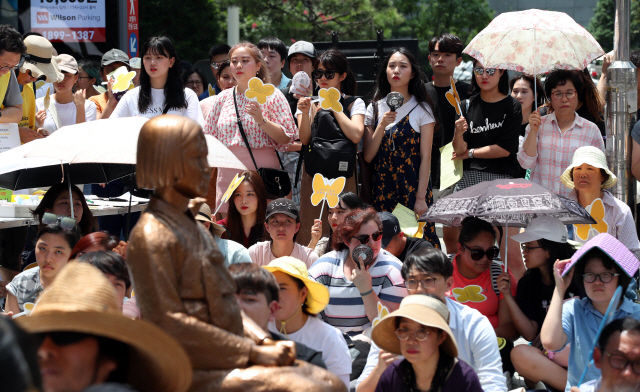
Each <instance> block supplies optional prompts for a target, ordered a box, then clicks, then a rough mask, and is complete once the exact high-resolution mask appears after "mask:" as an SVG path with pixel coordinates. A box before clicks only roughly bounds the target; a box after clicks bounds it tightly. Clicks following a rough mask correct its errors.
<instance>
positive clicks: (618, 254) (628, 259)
mask: <svg viewBox="0 0 640 392" xmlns="http://www.w3.org/2000/svg"><path fill="white" fill-rule="evenodd" d="M594 248H598V249H600V250H601V251H603V252H604V253H605V254H606V255H607V256H609V258H610V259H611V260H613V261H614V262H615V263H616V264H617V265H618V267H620V269H621V270H623V271H624V273H625V274H627V276H629V277H630V278H631V277H633V276H634V275H635V274H636V272H637V271H638V267H639V266H640V260H638V258H637V257H636V256H635V255H634V254H633V253H631V251H630V250H629V249H628V248H627V247H626V246H625V245H624V244H623V243H622V242H620V241H618V239H616V237H614V236H612V235H611V234H609V233H600V234H598V235H597V236H595V237H593V238H592V239H590V240H589V241H587V243H585V244H584V245H583V246H582V248H580V249H578V251H576V253H574V254H573V257H571V261H570V262H569V263H568V264H567V265H565V266H564V270H563V271H562V276H565V275H566V274H568V273H569V271H570V270H571V268H573V267H574V266H575V265H576V264H578V263H579V262H580V260H582V258H583V256H584V255H585V254H586V253H587V252H589V251H590V250H591V249H594Z"/></svg>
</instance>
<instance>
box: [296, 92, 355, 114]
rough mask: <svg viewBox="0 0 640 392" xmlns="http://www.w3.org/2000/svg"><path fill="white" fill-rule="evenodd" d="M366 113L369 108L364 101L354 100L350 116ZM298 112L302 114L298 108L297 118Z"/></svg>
mask: <svg viewBox="0 0 640 392" xmlns="http://www.w3.org/2000/svg"><path fill="white" fill-rule="evenodd" d="M342 96H343V97H344V94H342ZM343 109H346V108H343ZM366 113H367V108H366V106H365V105H364V101H363V100H362V99H360V98H356V100H355V101H353V105H351V111H350V112H349V114H350V115H351V116H350V117H351V118H353V116H355V115H356V114H366ZM298 114H302V112H301V111H300V109H296V114H295V115H294V116H295V117H296V118H297V117H298Z"/></svg>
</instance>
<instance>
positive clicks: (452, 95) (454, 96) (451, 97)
mask: <svg viewBox="0 0 640 392" xmlns="http://www.w3.org/2000/svg"><path fill="white" fill-rule="evenodd" d="M450 78H451V88H450V89H449V91H447V93H446V94H445V95H444V96H445V97H446V98H447V101H448V102H449V103H450V104H451V106H453V108H454V109H456V114H457V115H458V116H461V115H462V111H461V110H460V96H459V95H458V90H457V89H456V84H455V83H454V82H453V77H450Z"/></svg>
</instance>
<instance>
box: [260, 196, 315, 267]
mask: <svg viewBox="0 0 640 392" xmlns="http://www.w3.org/2000/svg"><path fill="white" fill-rule="evenodd" d="M264 229H265V230H266V232H267V233H269V236H270V237H271V241H263V242H258V243H257V244H255V245H253V246H252V247H251V248H249V256H250V257H251V260H252V261H253V262H254V263H256V264H258V265H267V264H269V263H270V262H271V261H272V260H274V259H277V258H279V257H284V256H291V257H293V258H295V259H298V260H302V262H303V263H305V264H306V266H307V267H311V265H313V263H314V262H315V261H316V260H317V259H318V255H317V254H316V253H315V252H314V251H313V250H312V249H309V248H307V247H306V246H302V245H300V244H298V243H296V242H295V240H296V235H297V234H298V230H300V213H299V212H298V207H296V204H295V203H294V202H293V201H292V200H289V199H285V198H281V199H276V200H274V201H272V202H271V203H269V205H268V206H267V214H266V221H265V223H264Z"/></svg>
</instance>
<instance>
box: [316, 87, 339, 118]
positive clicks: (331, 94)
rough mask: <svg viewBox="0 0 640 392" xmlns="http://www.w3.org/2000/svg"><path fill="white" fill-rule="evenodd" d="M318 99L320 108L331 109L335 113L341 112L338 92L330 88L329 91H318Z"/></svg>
mask: <svg viewBox="0 0 640 392" xmlns="http://www.w3.org/2000/svg"><path fill="white" fill-rule="evenodd" d="M318 96H319V97H320V107H321V108H323V109H327V110H329V109H331V110H333V111H334V112H336V113H340V112H342V104H341V103H340V91H338V89H336V88H334V87H331V88H330V89H326V88H323V89H320V91H319V92H318Z"/></svg>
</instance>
